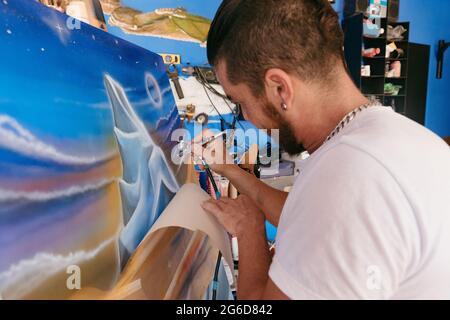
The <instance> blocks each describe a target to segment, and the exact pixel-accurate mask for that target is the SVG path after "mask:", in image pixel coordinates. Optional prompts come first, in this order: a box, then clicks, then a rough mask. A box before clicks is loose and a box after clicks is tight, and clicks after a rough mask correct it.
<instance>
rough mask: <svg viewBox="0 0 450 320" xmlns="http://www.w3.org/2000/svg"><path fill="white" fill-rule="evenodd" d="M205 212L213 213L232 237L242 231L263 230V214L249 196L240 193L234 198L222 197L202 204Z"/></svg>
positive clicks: (238, 235)
mask: <svg viewBox="0 0 450 320" xmlns="http://www.w3.org/2000/svg"><path fill="white" fill-rule="evenodd" d="M202 207H203V209H204V210H205V211H206V212H209V213H211V214H213V215H214V216H215V217H216V218H217V220H218V221H219V223H220V224H221V225H222V226H223V227H224V228H225V230H226V231H228V233H229V234H231V235H232V236H233V237H238V238H240V237H241V236H242V235H243V234H244V233H250V234H251V233H254V232H260V231H261V232H264V230H265V229H264V228H265V225H264V222H265V219H264V214H263V213H262V212H261V211H260V210H259V209H258V207H257V206H256V204H255V203H254V202H253V200H251V199H250V198H249V197H247V196H244V195H241V196H239V197H238V198H237V199H236V200H232V199H229V198H222V199H221V200H208V201H206V202H204V203H203V204H202Z"/></svg>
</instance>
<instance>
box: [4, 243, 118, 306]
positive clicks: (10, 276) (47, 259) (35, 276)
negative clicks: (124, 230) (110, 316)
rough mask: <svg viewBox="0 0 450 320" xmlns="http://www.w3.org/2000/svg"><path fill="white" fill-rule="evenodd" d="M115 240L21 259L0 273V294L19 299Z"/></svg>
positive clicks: (91, 256)
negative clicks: (58, 253)
mask: <svg viewBox="0 0 450 320" xmlns="http://www.w3.org/2000/svg"><path fill="white" fill-rule="evenodd" d="M116 240H117V237H112V238H110V239H107V240H106V241H104V242H102V243H101V244H99V245H98V246H97V247H96V248H95V249H93V250H90V251H84V250H81V251H77V252H73V253H70V254H68V255H55V254H52V253H46V252H41V253H37V254H36V255H35V256H34V257H33V258H31V259H27V260H22V261H20V262H18V263H17V264H14V265H12V266H11V267H10V268H9V269H8V270H6V271H4V272H2V273H0V295H3V297H4V298H5V299H20V298H22V297H24V296H25V295H27V294H29V293H31V292H32V291H33V290H35V289H36V288H38V287H39V286H42V285H43V284H44V283H45V282H46V281H47V280H48V279H49V278H51V277H52V276H54V275H56V274H58V273H60V272H66V270H67V267H68V266H71V265H78V266H80V265H81V264H82V263H83V262H86V261H89V260H92V259H94V258H95V257H96V256H97V255H98V254H99V253H101V252H102V251H103V250H104V249H105V248H107V247H108V246H109V245H110V244H112V243H113V242H114V241H116ZM68 276H69V275H68ZM81 276H83V270H81Z"/></svg>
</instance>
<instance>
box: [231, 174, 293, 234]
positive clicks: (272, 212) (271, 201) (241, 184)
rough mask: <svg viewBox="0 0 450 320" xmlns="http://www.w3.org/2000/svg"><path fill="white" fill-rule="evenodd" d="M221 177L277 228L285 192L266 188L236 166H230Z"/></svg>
mask: <svg viewBox="0 0 450 320" xmlns="http://www.w3.org/2000/svg"><path fill="white" fill-rule="evenodd" d="M223 175H224V176H225V177H227V178H228V180H230V181H231V183H232V184H233V186H235V187H236V189H237V190H238V191H239V192H240V193H241V194H244V195H246V196H248V197H250V198H251V199H252V200H253V201H254V202H255V203H256V204H257V205H258V207H259V208H260V210H261V211H262V212H264V214H265V216H266V219H267V220H268V221H269V222H270V223H272V224H273V225H275V226H278V222H279V220H280V215H281V211H282V210H283V207H284V203H285V202H286V199H287V196H288V194H287V193H286V192H282V191H279V190H276V189H274V188H272V187H270V186H268V185H267V184H265V183H264V182H262V181H261V180H259V179H258V178H256V177H255V176H254V175H252V174H250V173H248V172H246V171H245V170H242V169H241V168H239V167H238V166H230V167H229V168H228V169H227V170H226V172H224V173H223Z"/></svg>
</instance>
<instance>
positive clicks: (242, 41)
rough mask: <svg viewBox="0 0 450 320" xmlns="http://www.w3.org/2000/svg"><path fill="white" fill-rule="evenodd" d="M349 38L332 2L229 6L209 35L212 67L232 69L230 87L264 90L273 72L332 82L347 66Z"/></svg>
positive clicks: (229, 0)
mask: <svg viewBox="0 0 450 320" xmlns="http://www.w3.org/2000/svg"><path fill="white" fill-rule="evenodd" d="M343 44H344V35H343V32H342V29H341V27H340V24H339V17H338V14H337V13H336V12H335V11H334V9H333V8H332V7H331V5H330V4H329V2H328V0H225V1H223V2H222V4H221V6H220V7H219V9H218V11H217V13H216V16H215V18H214V20H213V22H212V24H211V29H210V31H209V34H208V45H207V51H208V61H209V63H210V64H211V65H212V66H215V65H217V63H218V62H219V60H222V59H223V60H224V61H225V62H226V64H227V73H228V74H227V76H228V78H229V80H230V81H231V83H233V84H238V83H245V84H247V85H249V87H250V88H251V89H252V92H253V93H254V94H255V96H260V95H261V94H262V93H263V90H264V76H265V73H266V72H267V70H269V69H271V68H280V69H283V70H284V71H285V72H287V73H289V74H296V75H297V76H298V77H299V78H300V79H302V80H304V81H315V80H319V81H321V80H328V79H329V78H330V76H331V74H332V73H333V70H335V67H336V65H337V64H340V63H342V65H345V62H344V55H343Z"/></svg>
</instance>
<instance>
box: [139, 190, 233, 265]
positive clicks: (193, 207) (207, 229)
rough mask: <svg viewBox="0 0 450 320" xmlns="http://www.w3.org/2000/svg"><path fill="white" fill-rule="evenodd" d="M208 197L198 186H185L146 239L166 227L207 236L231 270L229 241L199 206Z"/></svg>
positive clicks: (225, 234) (216, 223)
mask: <svg viewBox="0 0 450 320" xmlns="http://www.w3.org/2000/svg"><path fill="white" fill-rule="evenodd" d="M208 199H210V196H209V195H208V194H207V193H206V192H205V191H203V190H202V189H201V188H200V187H199V186H198V185H195V184H192V183H190V184H185V185H184V186H183V187H182V188H181V189H180V191H179V192H178V193H177V194H176V196H175V197H174V198H173V200H172V201H171V202H170V203H169V205H168V206H167V208H166V209H165V210H164V212H163V213H162V214H161V216H160V217H159V219H158V220H157V221H156V223H155V224H154V225H153V227H152V229H151V230H150V232H149V234H148V235H147V237H149V236H151V235H152V234H153V233H154V232H156V231H158V230H160V229H163V228H168V227H180V228H185V229H189V230H192V231H201V232H203V233H205V234H207V235H208V236H209V237H210V239H211V241H212V243H213V244H214V246H215V247H217V248H218V249H219V250H220V252H222V255H223V257H224V258H225V261H226V262H227V264H228V265H229V266H230V268H233V258H232V255H231V242H230V241H231V240H230V237H229V235H228V233H227V232H226V231H225V230H224V229H223V228H222V226H221V225H220V224H219V223H218V221H217V220H216V219H215V218H214V216H212V215H210V214H208V213H206V212H205V211H204V210H203V208H202V207H201V204H202V203H203V202H204V201H206V200H208Z"/></svg>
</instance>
